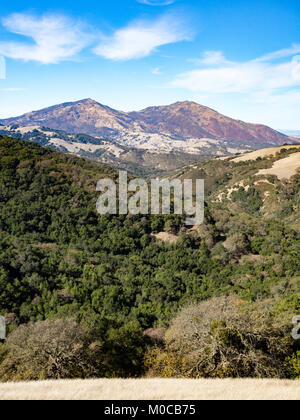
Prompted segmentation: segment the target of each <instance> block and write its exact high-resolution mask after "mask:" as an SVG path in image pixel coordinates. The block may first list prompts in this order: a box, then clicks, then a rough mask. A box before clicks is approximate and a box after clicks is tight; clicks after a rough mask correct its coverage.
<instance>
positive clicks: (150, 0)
mask: <svg viewBox="0 0 300 420" xmlns="http://www.w3.org/2000/svg"><path fill="white" fill-rule="evenodd" d="M137 1H138V2H139V3H142V4H147V5H148V6H169V5H170V4H173V3H175V1H176V0H137Z"/></svg>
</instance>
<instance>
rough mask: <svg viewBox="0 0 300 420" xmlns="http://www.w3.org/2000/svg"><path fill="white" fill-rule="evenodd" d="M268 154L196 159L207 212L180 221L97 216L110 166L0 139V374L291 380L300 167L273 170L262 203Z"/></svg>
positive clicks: (298, 349)
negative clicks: (280, 175) (2, 335)
mask: <svg viewBox="0 0 300 420" xmlns="http://www.w3.org/2000/svg"><path fill="white" fill-rule="evenodd" d="M292 152H293V151H291V150H289V151H288V150H286V151H284V152H283V153H282V157H285V156H286V155H288V154H289V153H292ZM268 165H269V162H267V161H266V160H264V159H258V160H257V161H255V162H251V163H249V162H243V163H228V162H223V161H218V162H217V163H216V162H207V163H205V162H204V163H201V165H200V166H199V168H198V170H197V171H198V172H197V171H196V172H197V173H196V174H194V175H195V176H196V175H199V174H200V175H202V176H203V177H204V178H206V180H207V183H206V185H207V197H206V205H205V223H204V224H203V225H201V226H200V227H199V228H198V229H187V227H186V226H185V223H184V218H183V217H181V216H175V215H168V216H160V215H157V216H153V215H148V216H142V215H137V216H133V215H130V214H129V215H123V216H120V215H117V216H115V215H105V216H101V215H99V214H98V213H97V211H96V201H97V198H98V193H97V192H96V183H97V181H98V180H99V179H101V178H103V177H108V176H109V177H111V178H112V179H114V180H115V181H116V182H117V179H118V173H117V171H116V170H115V169H112V168H110V167H108V166H104V165H102V164H98V163H95V162H90V161H87V160H84V159H82V158H77V157H73V156H70V155H64V154H63V153H59V152H55V151H52V150H50V149H47V148H44V147H41V146H39V145H36V144H33V143H29V142H25V141H22V140H18V139H12V138H8V137H1V136H0V203H1V205H0V315H2V316H4V317H5V319H6V323H7V326H8V336H7V340H6V342H5V343H0V381H11V380H37V379H49V378H57V379H58V378H88V377H108V378H114V377H140V376H145V375H146V376H162V377H259V378H261V377H279V378H299V377H300V342H299V340H298V341H297V340H294V339H293V338H292V337H291V331H292V319H293V317H294V316H295V315H300V258H299V256H300V226H299V220H300V219H299V212H300V207H299V205H300V194H299V193H300V182H299V181H300V175H299V174H298V175H296V176H294V177H293V178H291V180H290V181H289V182H281V181H279V180H278V179H276V177H272V176H269V177H268V181H267V182H268V183H269V184H272V189H271V191H269V194H268V195H267V199H266V200H267V202H265V197H266V196H265V194H264V193H265V191H264V190H263V188H269V186H268V185H264V186H263V187H257V184H256V183H255V182H256V180H257V178H256V177H255V175H254V173H255V170H254V169H255V168H264V167H266V166H268ZM183 172H184V171H183ZM183 172H182V171H181V173H180V174H179V175H178V176H181V177H182V176H185V175H190V174H185V173H183ZM240 180H244V181H245V180H248V181H247V182H249V184H250V188H248V189H245V188H244V187H243V186H240V187H239V188H238V189H236V190H234V191H233V192H232V194H231V197H228V198H225V199H224V200H223V201H220V200H217V199H216V197H218V196H219V194H220V193H222V192H224V191H226V190H228V188H229V186H230V185H231V184H232V183H236V182H240ZM266 184H267V183H266ZM160 232H166V233H169V234H170V235H172V236H173V237H175V236H176V241H175V242H172V243H170V242H169V241H162V240H159V239H158V238H157V234H159V233H160Z"/></svg>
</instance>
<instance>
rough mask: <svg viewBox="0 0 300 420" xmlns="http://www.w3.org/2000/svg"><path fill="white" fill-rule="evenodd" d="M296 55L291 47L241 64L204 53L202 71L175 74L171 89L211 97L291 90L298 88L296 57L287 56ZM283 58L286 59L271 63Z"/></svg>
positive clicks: (299, 77)
mask: <svg viewBox="0 0 300 420" xmlns="http://www.w3.org/2000/svg"><path fill="white" fill-rule="evenodd" d="M298 50H299V51H298ZM298 52H300V48H299V46H298V47H297V46H293V47H292V48H290V49H286V50H281V51H277V52H274V53H271V54H268V55H266V56H264V57H260V58H258V59H255V60H252V61H248V62H244V63H238V62H230V61H227V60H226V59H225V58H224V57H223V55H222V54H221V53H220V52H215V53H213V52H208V53H206V55H205V56H204V59H203V60H200V62H199V64H202V68H200V69H196V70H192V71H189V72H186V73H183V74H179V75H178V76H176V77H175V79H174V80H173V81H172V82H171V86H172V87H179V88H186V89H188V90H191V91H195V92H203V93H214V94H219V93H220V94H224V93H252V92H260V91H272V90H275V89H283V88H294V87H297V86H300V56H298V55H295V56H293V57H291V56H292V55H293V54H295V53H298ZM287 57H290V58H289V60H285V61H280V62H274V60H278V59H281V58H287Z"/></svg>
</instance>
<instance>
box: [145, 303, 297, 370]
mask: <svg viewBox="0 0 300 420" xmlns="http://www.w3.org/2000/svg"><path fill="white" fill-rule="evenodd" d="M251 314H252V315H251ZM291 349H292V341H291V339H290V338H289V337H287V336H285V334H284V331H283V330H282V328H280V327H278V328H276V327H274V326H272V320H271V318H270V317H269V315H268V312H267V311H266V312H265V313H264V312H263V311H262V312H261V313H255V312H251V313H248V311H246V309H245V308H244V304H243V302H241V301H238V300H237V299H235V298H225V297H220V298H213V299H211V300H209V301H207V302H203V303H201V304H200V305H199V304H198V305H193V306H190V307H188V308H187V309H184V310H182V311H181V312H180V313H179V315H178V316H177V317H176V318H175V319H174V320H173V322H172V324H171V327H170V329H169V330H168V331H167V332H166V335H165V346H164V348H160V349H156V350H155V351H153V350H152V351H150V352H148V354H147V356H146V359H145V360H146V362H145V363H146V367H147V368H148V369H149V371H150V372H151V373H152V375H160V376H163V377H165V376H169V375H171V374H172V376H183V377H193V378H198V377H221V378H225V377H256V378H267V377H278V378H284V377H287V376H288V369H287V368H286V364H285V359H286V357H287V355H289V354H291Z"/></svg>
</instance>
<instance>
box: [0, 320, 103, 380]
mask: <svg viewBox="0 0 300 420" xmlns="http://www.w3.org/2000/svg"><path fill="white" fill-rule="evenodd" d="M100 348H101V346H100V343H97V342H94V341H93V339H92V337H91V334H90V333H89V332H88V331H87V330H85V329H84V328H82V327H81V326H79V325H78V324H77V323H76V322H75V321H73V320H70V319H66V320H55V321H49V320H47V321H41V322H36V323H32V324H27V325H22V326H20V327H19V328H17V329H16V330H15V331H14V332H13V333H12V334H10V335H9V336H8V338H7V342H6V344H5V350H6V351H7V356H6V357H5V359H4V360H3V361H2V363H1V365H0V378H1V380H2V381H18V380H44V379H51V378H53V379H62V378H78V377H92V376H94V375H96V374H97V373H99V367H98V363H99V362H98V360H99V359H98V356H99V350H100Z"/></svg>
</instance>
